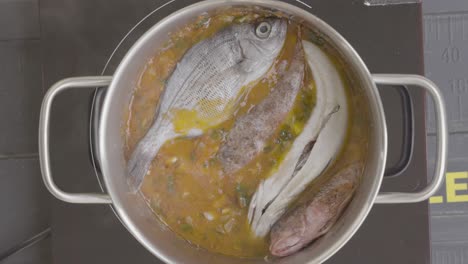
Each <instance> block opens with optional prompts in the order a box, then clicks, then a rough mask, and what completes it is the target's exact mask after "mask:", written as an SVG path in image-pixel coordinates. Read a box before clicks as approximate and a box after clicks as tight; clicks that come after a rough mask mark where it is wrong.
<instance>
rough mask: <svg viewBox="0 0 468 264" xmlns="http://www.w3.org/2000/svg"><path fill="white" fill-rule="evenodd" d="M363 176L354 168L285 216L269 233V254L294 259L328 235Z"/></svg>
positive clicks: (342, 171) (340, 175) (346, 169)
mask: <svg viewBox="0 0 468 264" xmlns="http://www.w3.org/2000/svg"><path fill="white" fill-rule="evenodd" d="M361 172H362V166H361V165H360V164H353V165H351V166H349V167H347V168H345V169H343V170H341V171H340V172H338V173H337V174H336V175H335V176H333V178H331V179H330V180H329V181H328V182H327V183H326V184H325V185H324V186H323V187H321V189H320V191H319V192H318V193H317V194H316V195H315V196H314V197H313V198H312V200H310V201H309V202H306V203H305V204H304V205H302V206H300V207H298V208H297V209H295V210H293V211H292V212H290V213H288V214H287V215H285V216H283V217H282V218H281V219H280V220H278V222H276V224H275V225H274V226H273V228H272V230H271V233H270V252H271V254H272V255H274V256H279V257H284V256H288V255H291V254H293V253H295V252H297V251H299V250H300V249H302V248H303V247H305V246H307V245H308V244H309V243H311V242H312V241H313V240H315V239H317V238H318V237H320V236H322V235H324V234H325V233H327V232H328V231H329V230H330V228H331V227H332V226H333V224H334V223H335V222H336V220H337V219H338V217H339V216H340V215H341V213H342V212H343V210H344V209H345V207H346V206H347V205H348V203H349V202H350V201H351V198H352V196H353V194H354V191H355V190H356V188H357V186H358V183H359V177H360V175H361Z"/></svg>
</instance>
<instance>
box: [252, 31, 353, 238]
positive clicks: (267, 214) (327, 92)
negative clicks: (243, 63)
mask: <svg viewBox="0 0 468 264" xmlns="http://www.w3.org/2000/svg"><path fill="white" fill-rule="evenodd" d="M302 45H303V48H304V54H305V58H306V61H307V62H308V65H309V67H310V70H311V71H312V74H313V76H314V82H315V86H316V89H317V101H316V105H315V107H314V109H313V111H312V114H311V116H310V118H309V119H308V120H307V122H306V124H305V126H304V129H303V131H302V132H301V133H300V134H299V135H298V136H297V137H296V139H295V140H294V142H293V144H292V146H291V148H290V150H289V151H288V153H287V154H286V156H285V157H284V159H283V161H282V162H281V163H280V164H279V167H278V168H277V169H276V170H275V171H274V172H273V173H272V175H270V176H269V177H268V178H266V179H265V180H262V181H261V182H260V184H259V185H258V187H257V190H256V192H255V193H254V195H253V196H252V199H251V201H250V204H249V213H248V218H249V223H250V226H251V228H252V230H253V232H254V234H255V235H256V236H258V237H263V236H266V235H267V234H268V233H269V232H270V229H271V227H272V226H273V224H274V223H275V222H276V221H278V219H279V218H280V217H281V216H282V215H283V214H284V212H286V210H287V208H288V206H289V204H290V203H291V202H292V201H293V200H294V199H296V197H297V196H298V195H299V194H300V193H301V192H302V191H304V189H305V188H306V186H308V185H309V183H310V182H312V181H313V180H314V179H316V178H317V177H319V176H320V175H321V174H322V173H323V172H324V171H325V170H326V169H327V168H328V166H329V165H330V164H332V163H333V161H334V160H335V159H336V157H337V155H338V153H339V151H340V150H341V149H342V147H343V144H344V142H345V138H346V134H347V127H348V116H349V113H348V107H347V105H348V103H347V98H346V91H345V89H346V87H345V86H344V83H343V81H342V79H341V76H340V74H339V72H338V69H337V68H336V66H335V65H334V64H333V62H332V61H331V59H330V58H329V57H328V55H327V54H326V53H325V52H324V51H323V50H321V48H320V47H319V46H317V45H316V44H313V43H311V42H309V41H305V40H303V41H302Z"/></svg>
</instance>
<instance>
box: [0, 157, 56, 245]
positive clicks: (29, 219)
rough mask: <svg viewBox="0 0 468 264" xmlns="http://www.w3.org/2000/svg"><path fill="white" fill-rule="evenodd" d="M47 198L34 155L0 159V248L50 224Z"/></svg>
mask: <svg viewBox="0 0 468 264" xmlns="http://www.w3.org/2000/svg"><path fill="white" fill-rule="evenodd" d="M49 202H50V197H49V194H48V192H47V190H46V188H45V187H44V184H43V183H42V179H41V172H40V169H39V162H38V160H37V159H22V160H0V209H1V212H2V213H1V217H0V227H1V231H0V252H5V251H6V250H8V249H10V248H11V247H13V246H16V245H17V244H19V243H21V242H22V241H24V240H26V239H29V238H30V237H31V236H34V235H35V234H37V233H39V232H41V231H42V230H44V229H46V228H47V227H48V226H49V220H50V206H49Z"/></svg>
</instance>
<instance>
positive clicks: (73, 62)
mask: <svg viewBox="0 0 468 264" xmlns="http://www.w3.org/2000/svg"><path fill="white" fill-rule="evenodd" d="M193 2H194V1H187V0H176V1H174V2H172V3H169V4H168V5H166V6H165V7H163V8H162V9H160V10H159V11H157V12H155V13H152V14H151V15H150V16H149V17H147V18H146V19H145V20H144V21H143V22H142V23H141V24H140V25H139V26H138V27H137V28H136V29H135V30H133V31H131V32H130V34H128V35H127V36H126V34H127V32H129V31H130V30H131V29H132V27H133V26H134V25H135V24H136V23H137V22H139V21H140V20H141V19H142V18H143V17H145V16H146V15H148V14H149V13H150V12H152V11H153V10H155V9H156V8H158V7H160V6H161V5H163V4H164V3H167V2H166V1H155V0H144V1H129V0H114V1H110V0H97V1H80V0H66V1H63V0H61V1H58V0H43V1H41V2H40V5H41V6H40V7H41V9H40V10H41V18H42V20H41V26H42V28H41V34H42V42H43V45H42V54H43V58H44V69H43V74H44V84H45V86H46V87H47V86H50V85H51V84H53V83H54V82H55V81H58V80H59V79H62V78H65V77H69V76H82V75H99V74H101V73H104V74H109V75H111V74H112V72H113V71H114V70H115V68H116V67H117V65H118V63H119V61H120V59H121V58H122V56H123V55H124V54H125V52H126V50H128V48H129V47H130V46H131V45H132V44H133V43H134V41H135V40H136V38H138V37H139V36H140V35H141V34H142V33H143V32H144V31H145V30H146V29H148V27H150V26H151V25H153V24H154V23H155V22H157V21H158V20H159V19H161V18H162V17H164V16H166V15H168V14H169V13H171V12H173V11H175V10H177V9H179V8H181V7H183V6H186V5H187V4H188V3H193ZM290 2H292V3H294V4H296V5H298V6H301V7H303V8H305V9H307V10H309V11H310V12H312V13H314V14H315V15H317V16H319V17H321V18H322V19H324V20H325V21H326V22H328V23H329V24H330V25H331V26H333V27H334V28H335V29H337V30H338V31H339V32H340V33H341V34H342V35H343V36H344V37H345V38H347V39H348V41H349V42H350V43H351V44H352V45H353V46H354V47H355V49H356V50H357V51H358V52H359V53H360V54H361V56H362V58H363V59H364V61H365V62H366V64H367V65H368V67H369V69H370V70H371V72H376V73H377V72H378V73H416V74H422V73H423V63H422V61H423V59H422V33H421V32H422V25H421V17H422V16H421V9H420V5H398V6H387V7H367V6H364V5H363V4H362V1H360V0H359V1H355V0H350V1H342V0H328V1H313V0H309V1H304V2H306V3H307V4H309V5H310V6H312V8H310V9H309V8H308V7H305V6H303V5H301V4H300V3H298V2H295V1H293V0H290ZM124 36H126V38H124ZM122 38H124V39H123V40H122ZM121 40H122V42H121ZM119 43H120V46H118V44H119ZM117 46H118V48H117V49H116V50H115V52H113V51H114V49H115V47H117ZM111 55H112V56H111ZM109 58H110V59H109ZM380 91H381V96H382V100H383V102H384V108H385V111H386V119H387V125H388V129H389V161H388V166H387V177H385V180H384V184H383V187H382V189H383V190H386V191H390V190H392V191H414V190H416V189H418V187H419V186H420V185H422V184H424V183H425V182H426V180H427V175H426V174H427V173H426V160H425V155H426V154H425V153H426V142H425V137H424V135H425V123H424V116H425V114H424V96H423V93H422V92H421V91H418V90H413V89H411V88H409V89H406V88H404V87H397V88H396V89H392V88H389V87H381V89H380ZM94 92H95V91H94V90H92V89H90V90H89V91H83V90H82V89H80V90H77V91H70V92H67V93H65V94H63V95H60V96H59V97H58V98H57V100H56V103H55V104H54V107H53V113H52V117H51V123H52V125H51V149H50V150H51V158H52V171H53V172H54V175H56V176H55V178H56V181H57V184H58V185H59V186H60V187H62V188H63V189H65V190H67V191H70V192H92V191H100V189H99V185H98V181H97V180H96V179H97V176H96V173H95V170H94V168H93V166H92V162H91V160H90V155H89V153H90V149H91V146H90V144H89V141H90V140H91V136H90V130H92V129H91V128H92V127H93V126H92V125H90V123H92V122H90V121H92V120H90V114H91V112H92V111H91V105H92V104H93V97H94ZM410 98H411V99H410ZM94 109H99V108H98V107H97V108H94ZM95 113H99V111H96V112H95ZM94 117H96V116H94ZM411 117H413V118H411ZM412 120H413V122H412ZM411 133H414V134H415V135H416V136H415V137H414V138H411V137H410V136H409V135H410V134H411ZM418 135H419V136H418ZM413 139H414V140H413ZM429 241H430V240H429V218H428V205H427V203H419V204H412V205H377V206H375V207H374V208H373V209H372V211H371V213H370V215H369V217H368V219H367V220H366V221H365V222H364V224H363V226H362V227H361V229H360V230H359V231H358V232H357V233H356V235H355V236H354V237H353V238H352V239H351V241H350V242H349V243H348V244H347V245H346V246H345V247H344V248H343V249H342V250H340V251H339V252H338V253H337V254H336V255H335V256H334V257H333V258H332V259H330V260H329V261H328V263H354V262H362V261H364V262H365V263H429V262H430V245H429ZM52 250H53V251H52V255H53V260H54V263H71V264H72V263H142V264H144V263H158V260H157V259H156V258H155V257H153V256H152V255H151V254H150V253H149V252H147V251H146V250H145V249H144V248H143V247H142V246H141V245H140V244H139V243H138V242H137V241H136V240H135V239H134V238H133V237H132V236H131V235H130V234H129V233H128V232H127V231H126V229H125V228H124V227H123V226H122V225H121V224H120V222H119V221H118V219H117V218H116V216H115V215H114V213H113V212H112V210H111V208H110V207H109V206H104V205H72V204H66V203H63V202H61V201H58V200H54V202H53V206H52Z"/></svg>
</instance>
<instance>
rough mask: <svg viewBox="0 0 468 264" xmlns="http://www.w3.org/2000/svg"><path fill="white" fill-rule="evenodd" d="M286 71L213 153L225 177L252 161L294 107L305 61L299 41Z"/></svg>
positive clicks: (241, 118)
mask: <svg viewBox="0 0 468 264" xmlns="http://www.w3.org/2000/svg"><path fill="white" fill-rule="evenodd" d="M294 49H295V50H294V57H293V59H292V61H291V64H290V65H289V68H288V69H285V70H284V71H282V72H279V76H278V79H279V81H278V83H277V84H276V86H275V87H274V88H273V89H272V91H271V92H270V93H269V94H268V95H267V97H266V98H265V99H263V100H262V101H261V102H260V103H259V104H258V105H256V106H254V107H253V108H252V109H251V110H250V111H249V112H248V113H246V114H245V115H243V116H241V117H239V118H238V119H237V120H236V122H235V124H234V126H233V128H231V130H230V131H229V132H228V134H227V137H226V141H225V142H224V143H223V144H222V145H221V146H220V149H219V151H218V154H217V158H218V160H219V161H220V162H221V164H222V165H223V170H224V172H225V173H227V174H232V173H234V172H236V171H237V170H239V169H240V168H242V167H244V166H245V165H247V164H248V163H249V162H250V161H252V160H253V159H254V158H255V157H256V156H257V155H258V154H259V153H260V152H261V151H262V150H263V149H264V147H265V144H266V142H267V140H268V139H269V138H271V137H272V136H273V135H274V133H275V132H276V130H277V128H278V127H279V126H280V124H281V123H283V122H284V120H285V118H286V116H287V114H288V113H289V112H290V111H291V109H292V107H293V106H294V102H295V100H296V97H297V95H298V93H299V91H300V89H301V87H302V86H303V81H304V72H305V59H304V51H303V49H302V43H301V41H300V40H298V41H297V44H296V46H295V48H294Z"/></svg>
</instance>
